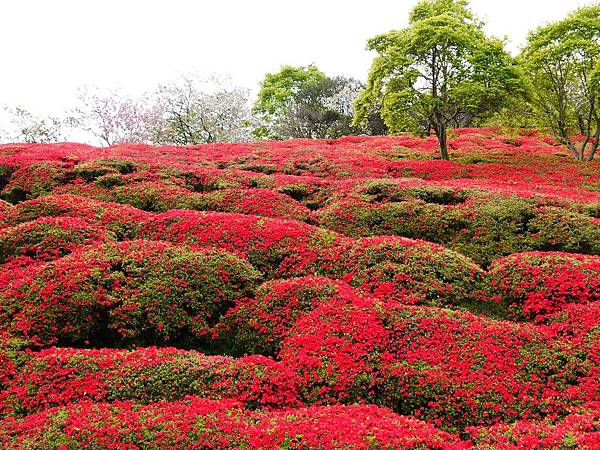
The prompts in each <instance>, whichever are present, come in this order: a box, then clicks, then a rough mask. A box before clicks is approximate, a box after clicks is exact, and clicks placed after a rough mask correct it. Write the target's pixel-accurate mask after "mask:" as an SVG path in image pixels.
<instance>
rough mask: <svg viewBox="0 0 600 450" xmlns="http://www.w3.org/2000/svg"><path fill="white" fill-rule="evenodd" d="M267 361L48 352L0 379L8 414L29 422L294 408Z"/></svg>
mask: <svg viewBox="0 0 600 450" xmlns="http://www.w3.org/2000/svg"><path fill="white" fill-rule="evenodd" d="M286 370H287V369H286V367H285V366H283V365H282V364H280V363H278V362H276V361H274V360H272V359H269V358H265V357H262V356H247V357H243V358H239V359H234V358H230V357H226V356H208V355H204V354H202V353H199V352H196V351H186V350H178V349H175V348H168V347H167V348H156V347H148V348H138V349H135V350H117V349H101V350H86V349H74V348H51V349H47V350H43V351H41V352H38V353H32V354H30V355H29V356H28V358H27V360H26V361H25V362H24V363H23V364H21V365H20V366H19V368H18V370H17V369H16V368H15V366H14V364H13V366H12V370H11V374H10V376H5V377H4V378H2V379H0V383H2V385H4V386H5V387H4V392H3V395H2V397H3V407H2V408H0V410H3V411H4V412H5V414H16V415H27V414H31V413H34V412H38V411H41V410H44V409H46V408H49V407H53V406H62V405H67V404H69V403H75V402H83V401H115V400H134V401H136V402H138V403H151V402H156V401H161V400H165V401H174V400H180V399H182V398H184V397H186V396H188V395H198V396H201V397H206V398H212V399H221V398H234V399H236V400H237V401H239V402H241V403H243V404H244V405H246V406H247V407H252V408H256V407H258V406H260V407H274V406H277V407H281V406H286V405H287V406H290V405H292V406H293V405H297V404H298V401H297V399H296V395H295V393H294V392H293V390H292V389H293V382H292V381H291V380H290V378H291V375H290V374H288V373H286Z"/></svg>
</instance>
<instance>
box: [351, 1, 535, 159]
mask: <svg viewBox="0 0 600 450" xmlns="http://www.w3.org/2000/svg"><path fill="white" fill-rule="evenodd" d="M367 47H368V49H370V50H375V51H376V52H377V53H378V56H377V57H376V58H375V60H374V61H373V64H372V66H371V70H370V72H369V78H368V81H367V86H366V88H365V89H364V90H363V92H362V93H361V95H360V97H359V98H358V100H357V102H356V105H355V106H356V115H355V118H354V121H355V124H356V125H358V124H361V123H364V122H365V121H366V120H368V117H369V115H370V114H372V112H373V111H374V110H377V109H378V108H379V109H380V110H381V116H382V118H383V121H384V122H385V124H386V125H387V126H388V127H389V130H390V132H391V133H397V132H403V131H411V132H415V133H427V134H428V133H430V132H431V131H432V130H433V132H434V133H435V135H436V136H437V138H438V142H439V146H440V151H441V155H442V158H443V159H448V158H449V155H448V146H447V130H448V128H449V127H457V126H467V125H469V124H470V123H472V121H473V120H475V119H478V120H481V119H482V118H484V117H487V116H489V115H490V114H492V113H494V112H495V111H497V110H499V109H500V108H501V107H502V106H503V105H505V104H506V102H507V100H508V99H509V98H510V97H511V96H512V95H518V94H520V93H523V92H524V88H523V81H522V77H521V76H520V73H519V69H518V67H517V66H516V64H515V63H514V61H513V59H512V57H511V56H510V55H509V54H508V53H507V52H506V51H505V50H504V44H503V42H502V41H501V40H498V39H493V38H488V37H487V36H485V34H484V32H483V24H482V22H480V21H479V20H478V19H476V18H475V17H474V16H473V14H472V13H471V11H470V10H469V8H468V3H467V2H466V1H464V0H429V1H421V2H420V3H418V4H417V5H416V6H415V8H414V9H413V10H412V12H411V14H410V17H409V26H408V27H407V28H405V29H402V30H400V31H390V32H388V33H385V34H382V35H379V36H376V37H374V38H372V39H370V40H369V41H368V45H367Z"/></svg>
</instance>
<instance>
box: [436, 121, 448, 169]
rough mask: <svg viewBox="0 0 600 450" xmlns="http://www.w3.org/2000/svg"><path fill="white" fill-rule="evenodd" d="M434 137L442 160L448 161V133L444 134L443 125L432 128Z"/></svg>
mask: <svg viewBox="0 0 600 450" xmlns="http://www.w3.org/2000/svg"><path fill="white" fill-rule="evenodd" d="M434 130H435V135H436V136H437V139H438V143H439V145H440V152H441V154H442V159H445V160H446V161H448V160H449V159H450V156H449V155H448V133H447V132H446V126H445V125H441V124H440V125H436V126H435V127H434Z"/></svg>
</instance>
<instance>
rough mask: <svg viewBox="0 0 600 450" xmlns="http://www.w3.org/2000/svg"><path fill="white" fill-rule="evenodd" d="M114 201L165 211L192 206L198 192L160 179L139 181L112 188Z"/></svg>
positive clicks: (152, 210) (155, 210)
mask: <svg viewBox="0 0 600 450" xmlns="http://www.w3.org/2000/svg"><path fill="white" fill-rule="evenodd" d="M112 194H113V195H114V201H116V202H117V203H125V204H128V205H131V206H133V207H135V208H138V209H142V210H144V211H151V212H164V211H169V210H171V209H177V208H191V207H193V206H194V204H195V202H196V201H197V200H196V199H197V194H195V193H194V192H192V191H190V190H188V189H186V188H183V187H180V186H177V185H175V184H171V183H166V182H163V181H160V180H156V181H137V182H130V183H127V184H124V185H122V186H116V187H114V188H113V190H112Z"/></svg>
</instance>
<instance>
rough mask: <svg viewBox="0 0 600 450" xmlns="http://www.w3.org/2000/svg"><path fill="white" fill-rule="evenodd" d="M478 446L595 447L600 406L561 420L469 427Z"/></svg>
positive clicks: (490, 449)
mask: <svg viewBox="0 0 600 450" xmlns="http://www.w3.org/2000/svg"><path fill="white" fill-rule="evenodd" d="M469 434H470V438H471V441H472V442H473V444H474V445H475V446H476V448H478V449H483V450H509V449H510V450H512V449H517V448H528V449H536V450H543V449H550V448H556V449H567V448H580V449H589V450H592V449H595V448H597V447H598V443H599V442H600V405H598V404H597V403H596V404H591V405H590V406H589V407H585V408H581V409H578V410H576V411H574V412H573V413H571V414H569V415H567V416H566V417H565V418H563V419H562V420H558V421H554V422H551V421H547V420H545V421H541V420H537V421H535V420H520V421H517V422H514V423H500V424H498V425H494V426H491V427H477V428H472V429H470V430H469Z"/></svg>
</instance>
